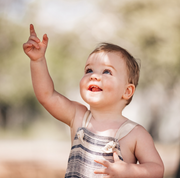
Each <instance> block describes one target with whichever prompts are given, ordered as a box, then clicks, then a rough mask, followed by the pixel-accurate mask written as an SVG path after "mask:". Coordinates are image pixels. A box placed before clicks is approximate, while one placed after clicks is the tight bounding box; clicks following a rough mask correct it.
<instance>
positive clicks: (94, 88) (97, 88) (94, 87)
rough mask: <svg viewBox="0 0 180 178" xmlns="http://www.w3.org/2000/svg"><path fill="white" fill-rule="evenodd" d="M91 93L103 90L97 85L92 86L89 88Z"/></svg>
mask: <svg viewBox="0 0 180 178" xmlns="http://www.w3.org/2000/svg"><path fill="white" fill-rule="evenodd" d="M88 90H89V91H92V92H99V91H102V89H101V88H99V87H98V86H96V85H90V86H89V88H88Z"/></svg>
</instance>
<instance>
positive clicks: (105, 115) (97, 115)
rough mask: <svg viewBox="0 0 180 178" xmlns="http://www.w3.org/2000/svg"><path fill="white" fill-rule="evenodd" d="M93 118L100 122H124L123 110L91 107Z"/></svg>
mask: <svg viewBox="0 0 180 178" xmlns="http://www.w3.org/2000/svg"><path fill="white" fill-rule="evenodd" d="M90 110H91V113H92V116H93V118H94V119H95V120H96V121H99V122H102V121H103V122H113V121H120V120H122V121H123V120H124V117H123V116H122V110H120V109H110V108H109V109H107V108H106V109H105V108H94V107H90Z"/></svg>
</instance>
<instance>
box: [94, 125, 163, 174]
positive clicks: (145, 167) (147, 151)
mask: <svg viewBox="0 0 180 178" xmlns="http://www.w3.org/2000/svg"><path fill="white" fill-rule="evenodd" d="M133 135H134V136H135V137H136V138H137V139H136V145H135V153H134V154H135V156H136V158H137V159H138V161H139V164H129V163H126V162H124V161H121V160H120V159H119V158H118V155H117V154H116V153H114V154H113V156H114V163H110V162H108V161H106V160H95V162H97V163H99V164H102V165H103V166H105V168H104V169H99V170H95V173H96V174H107V176H105V177H107V178H110V177H117V178H124V177H127V178H163V174H164V166H163V162H162V160H161V158H160V156H159V154H158V152H157V151H156V148H155V146H154V142H153V140H152V138H151V136H150V135H149V133H148V132H147V131H146V130H145V129H144V128H142V127H141V126H138V129H136V130H135V131H133ZM132 137H133V136H132Z"/></svg>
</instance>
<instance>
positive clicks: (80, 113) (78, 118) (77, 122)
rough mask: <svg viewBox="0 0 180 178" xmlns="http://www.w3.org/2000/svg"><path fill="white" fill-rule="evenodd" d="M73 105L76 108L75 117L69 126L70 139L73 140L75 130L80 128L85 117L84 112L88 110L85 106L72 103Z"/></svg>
mask: <svg viewBox="0 0 180 178" xmlns="http://www.w3.org/2000/svg"><path fill="white" fill-rule="evenodd" d="M74 105H75V108H76V112H75V116H74V118H73V120H72V122H71V125H70V128H71V139H73V138H74V136H75V134H76V131H77V129H78V128H79V127H81V126H82V122H83V118H84V115H85V113H86V111H87V110H88V109H87V107H86V106H84V105H82V104H80V103H78V102H74Z"/></svg>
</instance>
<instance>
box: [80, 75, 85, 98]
mask: <svg viewBox="0 0 180 178" xmlns="http://www.w3.org/2000/svg"><path fill="white" fill-rule="evenodd" d="M79 88H80V94H81V97H82V98H83V91H84V90H85V89H86V80H85V78H84V77H83V78H82V79H81V81H80V82H79Z"/></svg>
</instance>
